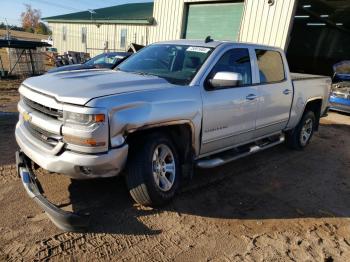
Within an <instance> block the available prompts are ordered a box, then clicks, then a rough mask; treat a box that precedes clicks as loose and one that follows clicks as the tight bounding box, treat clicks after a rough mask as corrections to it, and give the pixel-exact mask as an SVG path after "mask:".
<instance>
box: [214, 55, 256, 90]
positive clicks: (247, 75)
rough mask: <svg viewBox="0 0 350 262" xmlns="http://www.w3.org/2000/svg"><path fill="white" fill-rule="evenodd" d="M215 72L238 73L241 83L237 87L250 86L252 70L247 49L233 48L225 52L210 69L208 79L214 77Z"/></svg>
mask: <svg viewBox="0 0 350 262" xmlns="http://www.w3.org/2000/svg"><path fill="white" fill-rule="evenodd" d="M217 72H234V73H239V74H241V76H242V81H241V83H240V84H239V85H238V86H245V85H251V84H252V69H251V64H250V57H249V51H248V49H247V48H235V49H231V50H229V51H227V52H226V53H225V54H224V55H223V56H222V57H221V58H220V60H219V61H218V62H217V63H216V65H215V66H214V68H213V69H212V71H211V73H210V77H214V75H215V74H216V73H217Z"/></svg>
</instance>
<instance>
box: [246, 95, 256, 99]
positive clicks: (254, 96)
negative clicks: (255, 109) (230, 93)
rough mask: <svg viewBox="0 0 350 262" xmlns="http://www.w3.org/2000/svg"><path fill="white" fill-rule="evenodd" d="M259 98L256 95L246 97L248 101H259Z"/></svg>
mask: <svg viewBox="0 0 350 262" xmlns="http://www.w3.org/2000/svg"><path fill="white" fill-rule="evenodd" d="M257 98H258V97H257V96H256V95H254V94H249V95H247V96H246V97H245V99H247V100H255V99H257Z"/></svg>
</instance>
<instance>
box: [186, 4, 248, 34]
mask: <svg viewBox="0 0 350 262" xmlns="http://www.w3.org/2000/svg"><path fill="white" fill-rule="evenodd" d="M243 5H244V3H210V4H190V5H189V6H188V13H187V21H186V26H185V34H184V35H185V38H187V39H205V37H207V36H208V35H210V36H211V38H213V39H215V40H237V38H238V34H239V30H240V24H241V18H242V14H243Z"/></svg>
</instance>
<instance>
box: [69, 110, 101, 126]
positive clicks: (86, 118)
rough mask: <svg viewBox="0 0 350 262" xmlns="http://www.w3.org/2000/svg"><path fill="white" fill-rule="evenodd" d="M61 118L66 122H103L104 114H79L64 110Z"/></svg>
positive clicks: (88, 123) (86, 123)
mask: <svg viewBox="0 0 350 262" xmlns="http://www.w3.org/2000/svg"><path fill="white" fill-rule="evenodd" d="M63 119H64V122H66V123H71V124H80V125H90V124H93V123H103V122H105V115H104V114H81V113H73V112H67V111H64V112H63Z"/></svg>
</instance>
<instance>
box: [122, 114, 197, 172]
mask: <svg viewBox="0 0 350 262" xmlns="http://www.w3.org/2000/svg"><path fill="white" fill-rule="evenodd" d="M159 132H160V133H165V134H166V135H168V136H169V137H170V138H171V140H172V141H173V143H174V145H175V147H176V150H177V151H178V152H179V157H180V163H181V166H183V168H190V167H189V166H188V164H189V163H190V164H191V165H192V162H193V159H194V157H195V155H196V142H195V132H194V125H193V123H192V122H191V121H188V120H181V121H171V122H165V123H159V124H153V125H147V126H143V127H141V128H138V129H134V130H130V131H128V135H127V137H126V143H128V144H130V145H131V146H132V144H137V143H139V142H140V139H142V138H143V137H145V136H147V135H149V134H152V133H159ZM184 173H188V172H184Z"/></svg>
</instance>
